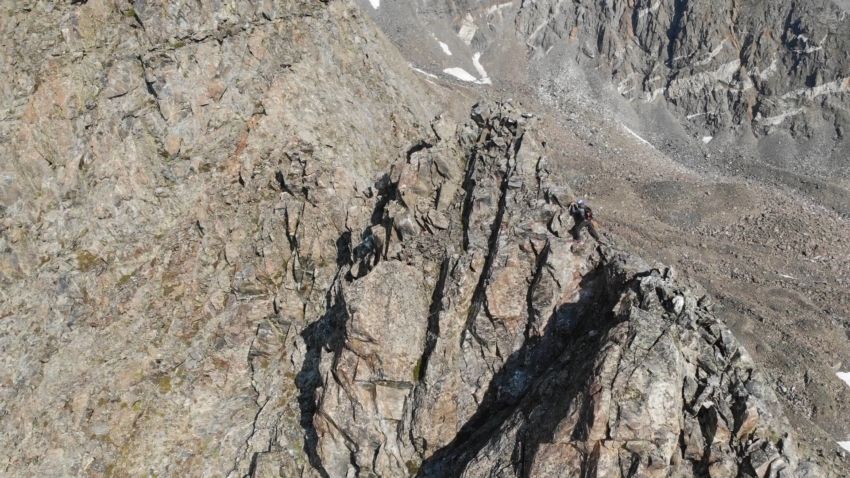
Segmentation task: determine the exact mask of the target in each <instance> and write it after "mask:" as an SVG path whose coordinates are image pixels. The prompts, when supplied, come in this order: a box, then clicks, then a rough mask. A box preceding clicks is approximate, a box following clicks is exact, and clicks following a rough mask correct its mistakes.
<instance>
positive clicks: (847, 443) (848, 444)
mask: <svg viewBox="0 0 850 478" xmlns="http://www.w3.org/2000/svg"><path fill="white" fill-rule="evenodd" d="M837 443H838V446H840V447H841V448H844V449H845V450H847V451H850V441H840V442H837Z"/></svg>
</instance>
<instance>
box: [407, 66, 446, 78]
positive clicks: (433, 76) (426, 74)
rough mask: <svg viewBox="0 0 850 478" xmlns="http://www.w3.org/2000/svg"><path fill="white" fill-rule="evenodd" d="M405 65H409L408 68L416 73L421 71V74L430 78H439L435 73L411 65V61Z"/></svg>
mask: <svg viewBox="0 0 850 478" xmlns="http://www.w3.org/2000/svg"><path fill="white" fill-rule="evenodd" d="M407 66H409V67H410V69H411V70H413V71H415V72H416V73H421V74H423V75H425V76H427V77H430V78H438V79H439V77H438V76H437V75H432V74H431V73H428V72H427V71H424V70H420V69H419V68H416V67H415V66H413V63H408V64H407Z"/></svg>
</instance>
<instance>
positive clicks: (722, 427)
mask: <svg viewBox="0 0 850 478" xmlns="http://www.w3.org/2000/svg"><path fill="white" fill-rule="evenodd" d="M2 7H3V9H4V10H3V12H4V18H5V19H6V21H5V23H4V24H3V28H4V30H3V33H4V34H5V33H8V35H5V36H4V38H11V40H8V41H7V43H6V44H5V45H4V46H6V47H7V48H5V49H4V52H8V53H6V54H5V56H4V57H3V61H4V63H3V66H4V68H3V69H2V72H3V73H2V74H3V75H4V79H5V80H6V81H4V82H3V85H4V91H3V94H4V96H3V104H4V107H5V106H6V105H9V107H8V109H6V108H4V112H3V114H4V116H3V119H2V128H3V129H2V131H3V141H2V142H0V148H2V151H1V152H2V156H0V157H2V158H3V161H4V162H3V163H2V164H0V166H2V173H3V178H4V180H3V183H2V186H3V190H2V194H3V196H2V198H0V199H2V201H3V203H2V204H3V209H2V215H3V216H2V243H0V246H2V247H0V250H2V253H3V256H2V262H0V272H1V273H2V274H3V275H2V281H3V283H4V287H3V289H2V290H0V300H2V309H0V347H2V350H3V361H4V367H3V372H2V373H3V374H2V375H0V416H2V417H3V420H2V425H0V426H2V429H0V443H2V445H3V446H2V447H0V449H2V450H3V455H2V460H0V463H2V466H3V471H4V473H7V474H10V475H41V476H121V475H143V474H156V475H158V476H195V475H199V476H216V475H218V476H348V475H353V476H373V475H377V476H405V475H417V474H419V475H421V476H428V475H432V474H435V473H437V474H442V473H445V474H455V475H459V474H466V476H479V475H489V474H492V473H496V472H497V471H496V470H504V473H506V474H508V473H513V474H514V475H523V476H525V475H537V476H547V474H549V473H550V471H547V470H549V468H548V467H549V466H550V464H551V462H552V461H553V460H559V459H561V458H563V457H570V458H571V461H572V462H573V463H575V464H576V466H578V467H579V468H580V469H579V470H578V471H577V473H582V472H586V471H588V470H595V471H596V472H597V475H598V476H602V475H603V474H607V473H614V472H613V471H611V470H613V469H620V473H621V474H622V475H623V476H629V473H632V474H634V473H638V472H639V473H644V472H646V473H650V472H652V473H661V471H659V470H667V471H670V470H678V471H679V472H682V473H687V471H685V470H691V471H692V472H693V473H694V475H695V476H700V475H699V474H700V473H705V472H706V470H708V471H713V472H714V473H722V472H728V473H730V475H729V476H736V475H735V473H739V474H743V475H744V476H747V474H750V475H752V474H755V475H754V476H765V474H766V473H769V474H770V475H769V476H783V475H782V473H784V474H785V475H789V474H790V476H795V475H796V476H807V475H806V474H807V473H808V474H809V475H810V476H817V475H816V473H817V470H816V468H815V467H813V466H810V465H809V464H807V463H805V462H804V461H805V460H798V459H797V458H796V454H797V452H796V448H795V435H794V432H793V431H792V430H791V429H790V428H789V426H788V425H787V423H785V422H784V421H783V419H782V413H781V410H780V407H779V406H778V404H777V403H776V402H775V399H774V398H773V395H772V392H771V391H770V389H769V387H765V386H764V384H763V382H762V380H761V378H760V377H759V373H758V371H757V369H756V367H754V366H753V365H752V364H751V362H750V361H749V360H748V359H747V356H746V354H745V353H744V352H742V351H741V350H740V348H739V347H738V345H737V344H736V342H735V341H734V339H733V338H732V337H731V335H730V334H729V333H728V331H727V330H726V329H725V328H724V326H723V325H722V324H720V323H719V322H717V320H716V318H714V317H712V315H711V313H710V305H709V304H708V302H707V299H703V301H702V302H701V303H700V302H697V297H701V295H702V294H701V293H693V292H690V291H688V290H686V289H685V288H683V287H681V286H679V285H677V284H676V283H675V282H673V276H674V273H673V271H672V270H671V269H668V268H665V267H663V266H653V267H650V266H649V265H646V264H643V263H642V262H641V261H639V260H637V259H635V258H630V257H628V255H627V254H625V253H623V252H621V251H618V250H617V249H616V248H611V247H602V248H599V249H596V248H594V247H592V246H591V245H590V244H588V243H584V244H573V243H572V241H571V239H570V238H569V237H568V236H569V234H568V233H567V231H566V229H567V228H569V226H570V225H571V220H570V219H569V217H568V215H567V214H565V211H564V207H565V205H566V204H567V203H568V202H569V201H570V200H571V199H572V192H571V191H570V189H569V188H568V187H566V186H565V184H567V183H568V181H569V178H568V177H565V176H563V175H560V173H556V172H554V171H556V169H555V168H551V167H549V166H548V165H549V161H551V160H550V157H551V155H550V151H548V150H547V140H546V138H545V137H544V136H543V134H542V132H541V130H540V128H539V121H540V120H539V119H538V118H537V117H536V116H535V115H533V114H530V113H525V114H523V112H522V111H520V110H518V109H517V108H516V107H515V106H514V105H512V104H511V102H505V103H501V104H494V103H487V102H482V103H479V104H478V105H477V106H476V107H475V108H474V109H473V111H472V119H471V121H467V120H466V119H465V118H464V119H460V120H456V119H453V118H452V117H451V115H448V114H440V113H441V111H440V108H438V105H439V103H440V100H441V98H440V90H439V88H432V89H429V87H427V86H426V85H425V84H423V83H422V82H419V81H418V80H417V79H416V77H415V76H414V74H413V73H412V72H410V71H409V70H408V69H407V65H406V62H405V61H404V60H403V59H402V58H401V57H400V56H399V55H398V54H397V53H396V52H394V51H393V50H392V48H391V47H390V46H389V44H388V43H387V42H386V40H385V39H384V38H383V36H382V35H381V34H380V33H379V32H378V31H377V30H376V29H375V28H374V26H373V25H372V24H371V23H370V22H369V21H368V19H365V18H363V17H362V15H361V13H360V12H359V10H357V9H356V8H354V7H353V6H352V5H350V4H346V3H343V2H329V3H328V4H323V3H317V2H277V1H275V2H254V3H252V2H240V3H238V4H227V5H219V4H217V3H214V2H162V3H157V2H134V3H122V2H114V3H111V2H98V1H95V0H90V1H88V2H85V3H82V4H80V3H74V4H70V5H65V4H62V5H55V4H53V3H50V2H28V3H17V4H12V3H4V4H3V5H2ZM32 52H44V53H45V54H49V58H50V59H51V60H50V61H47V62H41V61H40V59H39V57H38V56H36V55H33V54H32ZM328 81H333V82H334V85H335V88H333V89H330V88H317V87H316V85H319V84H322V83H323V82H328ZM394 101H395V102H397V103H398V104H400V105H401V107H397V106H398V105H396V104H393V102H394ZM632 336H634V338H632ZM644 351H648V352H646V353H645V352H644ZM629 353H632V356H631V357H630V356H629ZM639 356H641V357H644V358H642V359H640V360H638V359H637V358H636V357H639ZM673 365H675V367H673ZM620 370H622V371H624V372H626V371H628V373H629V374H630V375H629V376H628V378H625V377H626V376H625V374H623V376H622V377H621V376H620V374H619V373H617V372H618V371H620ZM658 372H664V373H668V375H665V376H664V377H663V378H658V379H656V377H655V375H653V374H656V373H658ZM615 374H616V375H617V377H619V381H618V379H615V378H613V375H615ZM609 379H610V381H609ZM641 387H649V389H652V390H657V391H659V392H660V393H661V394H662V395H665V396H669V397H672V398H671V402H670V403H664V404H662V405H660V406H659V405H658V404H653V403H650V402H647V401H648V400H650V399H653V398H654V397H656V396H655V395H653V394H649V393H641V391H640V390H639V389H640V388H641ZM562 390H566V391H567V392H566V393H562ZM597 390H598V391H600V393H596V391H597ZM553 397H557V399H558V400H561V401H562V402H563V403H558V404H557V406H553V403H554V402H555V398H553ZM605 397H608V398H605ZM615 399H616V400H617V401H619V403H620V404H622V409H617V413H616V414H615V413H613V412H612V410H613V408H610V407H613V405H611V404H612V403H613V402H614V401H615ZM561 405H563V406H561ZM641 410H647V411H651V412H652V413H646V414H642V413H641V412H640V411H641ZM559 414H563V416H559ZM615 415H616V416H615ZM564 417H567V418H564ZM556 424H557V425H558V430H560V431H561V432H563V433H555V432H553V431H552V429H549V428H547V427H552V426H555V425H556ZM528 430H533V431H535V433H537V432H539V433H537V434H536V435H533V434H532V435H529V432H528ZM591 431H592V433H590V432H591ZM648 431H651V432H652V433H651V435H647V434H644V433H646V432H648ZM550 434H551V436H550ZM517 437H520V438H519V439H517ZM676 437H685V438H686V440H685V441H684V442H682V441H681V440H678V439H677V438H676ZM683 443H684V444H683ZM529 445H530V446H531V448H530V451H529ZM534 447H537V448H536V450H535V448H534ZM514 456H516V458H515V459H514V458H513V457H514ZM676 457H678V458H676ZM509 458H510V461H511V463H510V464H508V465H507V466H505V463H504V462H502V461H500V460H506V459H509ZM806 458H811V457H806ZM665 460H669V461H665ZM452 463H454V465H452V466H449V464H452ZM621 464H622V465H621ZM582 467H583V470H585V471H582ZM622 467H625V471H622V469H623V468H622ZM509 469H511V470H512V471H510V472H509V471H508V470H509ZM565 472H566V473H573V472H576V470H567V471H565ZM568 476H569V475H568ZM615 476H616V475H615Z"/></svg>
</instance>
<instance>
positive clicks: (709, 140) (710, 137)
mask: <svg viewBox="0 0 850 478" xmlns="http://www.w3.org/2000/svg"><path fill="white" fill-rule="evenodd" d="M712 139H714V136H703V137H702V142H703V143H705V144H708V143H710V142H711V140H712Z"/></svg>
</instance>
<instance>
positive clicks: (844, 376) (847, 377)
mask: <svg viewBox="0 0 850 478" xmlns="http://www.w3.org/2000/svg"><path fill="white" fill-rule="evenodd" d="M835 375H838V378H840V379H841V380H844V382H845V383H846V384H847V385H850V372H838V373H836V374H835Z"/></svg>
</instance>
